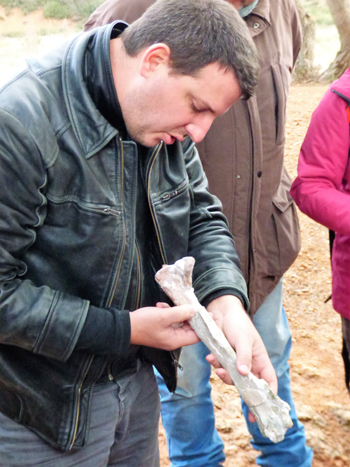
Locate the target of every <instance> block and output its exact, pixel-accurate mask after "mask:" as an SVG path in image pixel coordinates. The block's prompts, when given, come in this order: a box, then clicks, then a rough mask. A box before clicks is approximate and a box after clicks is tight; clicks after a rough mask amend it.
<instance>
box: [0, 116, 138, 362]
mask: <svg viewBox="0 0 350 467" xmlns="http://www.w3.org/2000/svg"><path fill="white" fill-rule="evenodd" d="M0 119H1V132H0V186H1V190H0V210H1V216H0V343H1V344H6V345H12V346H18V347H21V348H23V349H26V350H28V351H30V352H33V353H36V354H39V355H43V356H45V357H49V358H53V359H56V360H61V361H66V360H67V359H68V358H69V356H70V355H71V353H72V351H73V350H74V349H75V348H76V345H77V343H78V348H83V349H87V350H90V351H96V352H97V353H98V351H99V350H101V351H102V353H103V351H106V352H107V353H108V352H111V353H118V351H121V352H122V351H124V349H125V345H126V344H129V342H130V319H129V314H128V313H127V314H125V313H124V314H123V316H120V314H121V313H120V312H118V310H108V311H109V312H108V311H107V310H105V311H106V312H105V314H103V313H102V314H101V310H102V309H101V308H98V309H96V307H92V306H91V305H90V303H89V301H87V300H83V299H81V298H79V297H75V296H72V295H70V294H67V293H63V292H60V291H58V290H53V289H52V288H50V287H47V286H45V285H43V286H40V287H37V286H36V285H35V284H34V283H33V282H32V281H31V280H28V279H26V278H25V275H26V272H27V265H26V263H25V261H24V260H23V258H24V257H25V255H30V248H31V246H32V245H33V244H34V242H35V240H36V235H37V234H36V233H37V231H38V229H40V228H41V226H42V225H43V223H44V222H45V218H46V211H47V200H46V197H45V191H46V186H47V183H48V180H47V171H46V167H45V163H44V161H43V159H42V157H41V153H40V151H39V149H38V147H37V144H36V142H35V141H34V140H33V138H32V136H31V134H30V132H29V131H28V130H27V129H26V128H25V127H24V126H23V125H22V124H21V122H20V121H18V120H17V119H16V118H15V117H14V116H12V115H11V114H10V113H8V112H6V111H4V110H0ZM43 132H44V130H43ZM44 133H45V132H44ZM46 139H49V137H48V136H47V138H46ZM52 143H54V142H53V141H52ZM50 149H51V153H53V152H54V151H55V145H54V144H52V145H51V148H50ZM48 153H49V150H48ZM90 311H92V312H93V314H92V316H95V317H96V316H100V315H101V318H103V316H105V315H106V316H107V315H110V316H111V319H112V321H113V322H114V323H115V326H114V327H115V329H116V330H118V331H120V334H118V335H119V337H120V339H119V341H118V342H119V343H118V344H117V346H116V345H115V344H114V345H112V346H108V345H107V344H108V343H106V342H105V340H104V339H103V338H101V339H100V342H101V349H99V348H93V349H91V347H89V345H87V344H86V341H87V339H86V338H85V340H84V339H83V338H84V335H83V336H82V339H80V340H79V337H80V334H81V331H82V329H83V326H84V323H85V320H86V318H87V315H88V312H90ZM111 311H113V314H111ZM117 315H118V316H117ZM107 317H108V316H107ZM90 321H91V320H90ZM102 324H103V323H102ZM96 325H97V324H96V322H95V326H96ZM96 332H97V330H96V328H95V333H96ZM85 334H86V333H85ZM95 344H96V342H95Z"/></svg>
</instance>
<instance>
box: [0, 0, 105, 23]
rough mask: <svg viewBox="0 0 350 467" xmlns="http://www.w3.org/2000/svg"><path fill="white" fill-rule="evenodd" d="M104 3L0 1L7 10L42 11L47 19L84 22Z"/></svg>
mask: <svg viewBox="0 0 350 467" xmlns="http://www.w3.org/2000/svg"><path fill="white" fill-rule="evenodd" d="M102 3H103V1H101V0H0V5H1V6H3V7H4V8H5V9H6V10H10V9H12V8H20V9H21V10H22V12H23V13H24V14H28V13H32V12H33V11H36V10H39V9H42V10H43V13H44V16H45V18H55V19H63V18H70V19H72V20H74V21H84V20H86V19H87V18H88V17H89V16H90V14H91V13H92V12H93V11H94V10H95V9H96V8H97V7H98V6H99V5H101V4H102Z"/></svg>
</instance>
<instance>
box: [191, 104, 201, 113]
mask: <svg viewBox="0 0 350 467" xmlns="http://www.w3.org/2000/svg"><path fill="white" fill-rule="evenodd" d="M192 110H193V111H194V112H196V113H200V112H202V110H200V109H198V107H196V105H195V104H194V103H193V102H192Z"/></svg>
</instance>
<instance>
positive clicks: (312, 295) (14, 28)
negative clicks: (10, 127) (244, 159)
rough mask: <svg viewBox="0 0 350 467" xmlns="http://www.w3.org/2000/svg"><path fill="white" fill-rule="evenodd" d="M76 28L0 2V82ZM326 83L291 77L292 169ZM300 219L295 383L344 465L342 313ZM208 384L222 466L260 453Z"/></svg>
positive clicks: (347, 458)
mask: <svg viewBox="0 0 350 467" xmlns="http://www.w3.org/2000/svg"><path fill="white" fill-rule="evenodd" d="M76 32H77V26H76V25H75V24H73V23H71V22H70V21H67V20H64V21H55V20H45V19H44V18H43V16H42V14H41V13H40V12H36V13H33V14H31V15H28V16H23V15H22V14H21V13H20V12H19V11H18V10H15V11H13V12H12V13H11V14H10V15H6V12H5V10H4V9H3V8H1V7H0V84H2V83H4V82H6V81H7V80H8V79H9V77H10V76H11V75H12V74H13V73H14V72H17V71H18V70H19V69H20V68H22V67H23V63H24V60H23V59H24V57H27V56H29V55H35V54H37V53H42V52H44V51H46V50H49V49H50V48H51V47H52V46H53V45H54V44H57V43H59V42H60V41H62V40H64V39H67V38H69V37H72V36H73V35H74V34H76ZM326 88H327V86H326V85H320V84H307V85H292V88H291V93H290V99H289V103H288V123H287V144H286V165H287V168H288V170H289V172H290V174H291V176H292V177H294V176H295V175H296V167H297V158H298V153H299V148H300V145H301V142H302V140H303V138H304V135H305V132H306V129H307V126H308V123H309V120H310V117H311V113H312V111H313V109H314V108H315V107H316V105H317V104H318V102H319V101H320V99H321V97H322V96H323V94H324V92H325V90H326ZM300 225H301V232H302V249H301V252H300V255H299V257H298V259H297V260H296V262H295V263H294V265H293V266H292V268H291V269H290V270H289V271H288V272H287V274H286V275H285V280H284V305H285V308H286V311H287V314H288V317H289V322H290V327H291V330H292V334H293V350H292V357H291V362H290V363H291V380H292V389H293V393H294V399H295V403H296V407H297V412H298V415H299V418H300V420H302V422H303V423H304V425H305V430H306V435H307V440H308V444H309V445H310V446H311V447H312V448H313V449H314V452H315V459H314V463H313V466H314V467H321V466H322V467H346V466H349V465H350V399H349V395H348V393H347V391H346V389H345V385H344V371H343V364H342V359H341V356H340V352H341V329H340V318H339V316H338V315H337V313H335V312H334V311H333V309H332V304H331V303H330V302H328V303H327V304H325V303H324V301H325V299H326V298H327V297H328V296H329V295H330V293H331V276H330V264H329V245H328V232H327V230H326V229H325V228H323V227H321V226H319V225H317V224H316V223H314V222H313V221H311V220H310V219H308V218H307V217H306V216H304V215H303V214H301V213H300ZM212 387H213V400H214V404H215V413H216V425H217V428H218V430H219V432H220V434H221V436H222V439H223V440H224V442H225V452H226V457H227V460H226V462H225V464H224V465H225V467H248V466H250V465H254V464H255V459H256V456H257V453H256V452H255V451H254V450H253V449H252V448H251V446H250V437H249V434H248V431H247V429H246V426H245V422H244V419H243V417H242V414H241V409H240V403H239V399H238V396H237V392H236V389H235V388H233V387H228V386H225V385H223V384H222V383H221V382H220V380H218V378H217V377H216V376H215V375H213V376H212ZM198 423H200V421H198ZM159 441H160V447H161V466H162V467H168V466H169V465H170V463H169V461H168V457H167V449H166V443H165V437H164V431H163V429H162V427H160V435H159ZM348 443H349V444H348ZM203 467H205V466H203ZM281 467H288V465H287V464H286V465H284V466H281Z"/></svg>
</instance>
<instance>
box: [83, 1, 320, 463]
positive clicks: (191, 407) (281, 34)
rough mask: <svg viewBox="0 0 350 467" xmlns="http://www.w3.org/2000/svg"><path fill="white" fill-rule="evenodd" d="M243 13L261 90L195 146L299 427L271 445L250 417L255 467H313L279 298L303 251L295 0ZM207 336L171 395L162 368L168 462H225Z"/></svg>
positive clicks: (127, 8)
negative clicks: (288, 142)
mask: <svg viewBox="0 0 350 467" xmlns="http://www.w3.org/2000/svg"><path fill="white" fill-rule="evenodd" d="M228 2H229V3H231V4H232V5H233V6H234V7H235V8H236V9H237V10H238V11H239V14H240V15H241V17H242V18H243V19H244V21H245V23H246V25H247V27H248V29H249V31H250V34H251V36H252V38H253V40H254V42H255V45H256V47H257V49H258V54H259V61H260V75H259V81H258V86H257V88H256V92H255V95H254V96H252V97H251V98H250V99H249V100H239V101H238V102H237V103H235V105H234V106H232V107H231V108H230V110H229V111H228V112H227V113H226V114H225V115H222V116H220V117H219V118H218V119H217V120H216V121H215V122H214V123H213V125H212V127H211V128H210V130H209V132H208V134H207V135H206V137H205V138H204V140H203V141H202V142H201V143H199V144H198V145H197V147H198V150H199V154H200V158H201V161H202V164H203V167H204V170H205V173H206V175H207V177H208V180H209V187H210V190H211V191H212V192H213V193H214V194H215V195H217V196H218V197H219V199H220V200H221V202H222V203H223V209H224V214H225V215H226V217H227V219H228V222H229V227H230V230H231V232H232V234H233V237H234V240H235V245H236V248H237V252H238V255H239V258H240V267H241V269H242V272H243V275H244V277H245V279H246V281H247V284H248V294H249V299H250V315H251V317H252V318H253V320H254V324H255V326H256V328H257V330H258V332H259V333H260V335H261V337H262V339H263V341H264V343H265V346H266V348H267V350H268V353H269V355H270V358H271V361H272V363H273V365H274V368H275V370H276V373H277V376H278V387H279V395H280V397H281V398H282V399H283V400H285V401H287V402H288V403H289V405H290V406H291V409H292V410H291V417H292V420H293V427H292V428H290V429H289V430H288V431H287V433H286V437H285V439H284V441H283V442H281V443H279V444H273V443H272V442H270V441H269V440H267V439H266V438H264V437H263V436H262V435H261V433H260V430H259V428H258V427H257V425H256V424H252V423H250V421H249V419H248V409H247V407H246V405H245V404H244V403H243V412H244V416H245V418H246V420H247V425H248V429H249V431H250V433H251V435H252V438H253V439H252V445H253V447H254V448H255V449H256V450H258V451H261V454H260V455H259V456H258V458H257V463H258V464H259V465H265V466H269V467H280V466H281V465H283V466H288V467H310V466H311V463H312V457H313V453H312V450H311V448H310V447H308V446H307V445H306V438H305V432H304V427H303V425H302V424H301V423H300V422H299V421H298V418H297V414H296V411H295V406H294V402H293V398H292V393H291V388H290V376H289V364H288V360H289V357H290V352H291V345H292V337H291V333H290V330H289V327H288V322H287V316H286V312H285V310H284V308H283V302H282V288H283V284H282V276H283V274H284V272H285V271H287V269H288V268H289V267H290V266H291V264H292V263H293V262H294V260H295V258H296V257H297V255H298V252H299V249H300V238H299V235H300V233H299V223H298V218H297V213H296V208H295V205H294V203H293V200H292V198H291V196H290V194H289V188H290V185H291V179H290V177H289V175H288V173H287V171H286V169H285V167H284V162H283V159H284V144H285V118H286V101H287V97H288V92H289V85H290V82H291V78H292V70H293V67H294V64H295V62H296V59H297V56H298V53H299V50H300V46H301V26H300V21H299V18H298V13H297V10H296V6H295V3H294V0H254V1H252V0H246V1H244V2H243V1H240V0H236V1H235V0H228ZM153 3H154V0H107V1H106V2H105V3H103V4H102V5H101V6H100V7H99V8H97V10H96V11H95V12H94V13H92V15H91V16H90V18H89V19H88V21H87V23H86V24H85V26H84V29H85V30H88V29H91V28H94V27H97V26H101V25H104V24H107V23H109V22H111V21H114V20H116V19H121V20H124V21H126V22H128V23H131V22H133V21H134V20H136V19H137V18H138V17H139V16H140V15H141V14H142V13H143V12H144V11H145V9H146V8H147V7H149V6H150V5H152V4H153ZM207 354H208V349H207V348H206V347H205V345H204V344H202V343H198V344H196V345H194V346H191V347H187V348H184V349H183V351H182V354H181V357H180V364H181V366H182V367H183V371H180V372H179V374H178V388H177V390H176V393H175V394H172V393H170V392H169V391H168V390H167V388H166V386H165V384H164V381H163V379H162V378H161V376H160V375H159V373H157V381H158V385H159V388H160V394H161V404H162V412H161V413H162V421H163V425H164V427H165V431H166V436H167V443H168V450H169V457H170V459H171V462H172V466H174V467H175V466H176V467H178V466H191V467H203V466H206V467H217V466H218V465H219V464H220V463H222V462H224V460H225V456H224V452H223V448H224V445H223V442H222V440H221V438H220V436H219V434H218V432H217V430H216V428H215V419H214V407H213V403H212V400H211V386H210V383H209V378H210V372H211V369H210V365H209V364H208V363H207V361H206V359H205V357H206V355H207Z"/></svg>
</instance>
